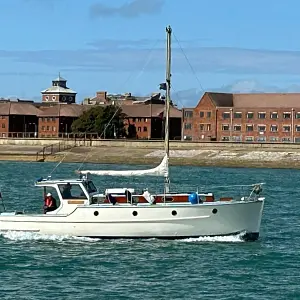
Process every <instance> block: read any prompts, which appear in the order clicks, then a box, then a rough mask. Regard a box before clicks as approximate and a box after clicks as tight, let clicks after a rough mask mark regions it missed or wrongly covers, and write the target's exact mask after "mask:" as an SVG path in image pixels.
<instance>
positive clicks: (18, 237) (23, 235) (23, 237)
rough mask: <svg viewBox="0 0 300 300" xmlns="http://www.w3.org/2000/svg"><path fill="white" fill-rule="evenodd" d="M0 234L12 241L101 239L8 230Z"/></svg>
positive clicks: (91, 240)
mask: <svg viewBox="0 0 300 300" xmlns="http://www.w3.org/2000/svg"><path fill="white" fill-rule="evenodd" d="M0 235H1V236H3V237H4V238H6V239H9V240H11V241H56V242H61V241H65V240H73V241H82V242H95V241H99V239H94V238H88V237H76V236H70V235H54V234H41V233H38V232H25V231H7V232H2V233H0Z"/></svg>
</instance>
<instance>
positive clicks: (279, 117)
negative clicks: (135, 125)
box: [182, 92, 300, 143]
mask: <svg viewBox="0 0 300 300" xmlns="http://www.w3.org/2000/svg"><path fill="white" fill-rule="evenodd" d="M182 137H183V139H184V140H194V141H210V140H216V141H234V142H296V143H297V142H300V93H288V94H275V93H270V94H227V93H210V92H207V93H205V94H204V95H203V97H202V98H201V100H200V101H199V103H198V105H197V106H196V107H195V108H185V109H184V110H183V135H182Z"/></svg>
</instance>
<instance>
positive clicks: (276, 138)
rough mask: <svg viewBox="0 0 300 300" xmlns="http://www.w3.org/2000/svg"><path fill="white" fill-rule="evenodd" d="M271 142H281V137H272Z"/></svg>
mask: <svg viewBox="0 0 300 300" xmlns="http://www.w3.org/2000/svg"><path fill="white" fill-rule="evenodd" d="M270 142H273V143H274V142H279V137H278V136H270Z"/></svg>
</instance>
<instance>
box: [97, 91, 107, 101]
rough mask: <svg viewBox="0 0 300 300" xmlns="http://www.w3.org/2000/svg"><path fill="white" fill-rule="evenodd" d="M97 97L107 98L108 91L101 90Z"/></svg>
mask: <svg viewBox="0 0 300 300" xmlns="http://www.w3.org/2000/svg"><path fill="white" fill-rule="evenodd" d="M96 97H97V98H101V99H103V100H106V97H107V92H106V91H99V92H97V93H96Z"/></svg>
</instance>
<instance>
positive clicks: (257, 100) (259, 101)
mask: <svg viewBox="0 0 300 300" xmlns="http://www.w3.org/2000/svg"><path fill="white" fill-rule="evenodd" d="M233 106H234V107H236V108H250V107H256V108H300V93H286V94H284V93H261V94H233Z"/></svg>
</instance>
